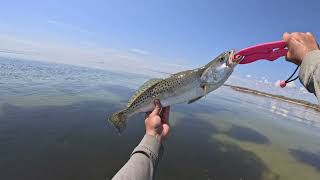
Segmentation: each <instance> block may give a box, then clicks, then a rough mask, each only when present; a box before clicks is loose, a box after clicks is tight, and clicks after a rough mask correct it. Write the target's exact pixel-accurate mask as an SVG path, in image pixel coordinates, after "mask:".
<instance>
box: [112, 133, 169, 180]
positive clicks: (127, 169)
mask: <svg viewBox="0 0 320 180" xmlns="http://www.w3.org/2000/svg"><path fill="white" fill-rule="evenodd" d="M162 153H163V146H162V145H161V143H160V142H159V141H158V140H157V139H156V138H155V137H153V136H150V135H145V136H144V137H143V139H142V140H141V142H140V144H139V145H138V146H137V147H136V148H135V149H134V150H133V152H132V154H131V157H130V159H129V160H128V162H127V163H126V164H125V165H124V166H123V167H122V168H121V169H120V170H119V171H118V172H117V174H116V175H115V176H114V177H113V178H112V179H113V180H124V179H126V180H152V179H154V175H155V171H156V168H157V165H158V161H159V159H160V157H161V156H162Z"/></svg>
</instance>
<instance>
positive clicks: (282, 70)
mask: <svg viewBox="0 0 320 180" xmlns="http://www.w3.org/2000/svg"><path fill="white" fill-rule="evenodd" d="M319 7H320V1H319V0H309V1H308V0H304V1H302V0H300V1H298V0H290V1H289V0H288V1H287V0H268V1H265V0H255V1H253V0H252V1H251V0H241V1H239V0H217V1H214V0H198V1H195V0H193V1H189V0H174V1H172V0H158V1H156V0H146V1H139V0H137V1H129V0H127V1H124V0H108V1H107V0H101V1H100V0H90V1H80V0H68V1H59V0H54V1H50V0H46V1H40V0H39V1H34V0H29V1H16V0H11V1H2V2H1V6H0V12H1V13H0V19H1V21H0V56H6V57H8V56H9V57H20V58H25V59H32V60H40V61H50V62H58V63H66V64H75V65H81V66H90V67H96V68H103V69H112V70H115V71H122V72H143V73H154V72H158V71H159V72H166V73H172V72H176V71H178V70H183V69H188V68H194V67H199V66H202V65H204V64H206V63H207V62H208V61H210V60H212V59H213V58H214V57H216V56H217V55H218V54H220V53H221V52H223V51H226V50H229V49H236V50H239V49H242V48H245V47H248V46H251V45H255V44H258V43H263V42H269V41H276V40H281V38H282V34H283V33H284V32H295V31H302V32H307V31H309V32H312V33H313V34H314V35H315V36H316V37H318V38H320V31H319V29H320V23H318V20H319V17H320V10H319ZM294 69H295V65H293V64H290V63H288V62H286V61H285V60H284V58H280V59H279V60H277V61H274V62H269V61H259V62H255V63H252V64H248V65H239V66H237V68H236V69H235V72H234V73H233V75H232V81H231V82H234V83H236V84H239V85H245V86H252V87H256V88H257V87H258V88H261V90H267V91H272V92H275V93H280V94H281V93H282V94H283V93H284V94H290V93H291V94H292V93H295V91H293V90H292V89H290V90H288V91H287V90H283V89H279V88H278V87H275V83H276V81H277V80H279V79H286V77H288V76H289V75H290V74H291V73H292V72H293V71H294ZM257 84H258V85H259V86H257ZM289 86H290V87H289V88H293V89H295V90H296V91H297V92H299V93H302V94H304V95H305V96H308V95H307V93H306V91H305V89H303V88H301V85H300V82H298V81H296V82H295V84H291V85H289ZM289 92H290V93H289ZM308 98H309V99H310V98H311V99H312V98H314V97H313V96H308ZM313 100H315V99H313Z"/></svg>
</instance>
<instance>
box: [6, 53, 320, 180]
mask: <svg viewBox="0 0 320 180" xmlns="http://www.w3.org/2000/svg"><path fill="white" fill-rule="evenodd" d="M146 78H147V77H144V76H136V75H132V74H130V75H123V74H116V73H111V72H105V71H102V70H94V69H88V68H80V67H74V66H66V65H57V64H54V65H52V64H42V63H37V62H28V61H16V60H5V59H4V60H1V61H0V93H1V96H0V154H1V157H0V172H1V173H0V179H10V180H14V179H21V178H22V179H61V180H63V179H68V180H69V179H77V180H78V179H86V180H87V179H110V178H111V177H112V176H113V175H114V174H115V173H116V172H117V170H118V169H119V168H120V167H121V166H122V165H123V164H124V163H125V162H126V161H127V160H128V158H129V155H130V152H131V151H132V150H133V148H134V147H135V146H136V145H137V144H138V143H139V141H140V139H141V137H142V136H143V134H144V123H143V115H142V114H139V115H135V116H134V117H132V118H131V119H130V121H129V123H128V127H127V130H126V131H125V132H124V134H123V135H122V136H118V135H117V134H116V133H115V131H114V129H113V128H112V127H111V126H110V125H108V124H107V122H106V117H108V116H110V115H111V113H113V112H114V111H117V110H119V109H122V108H123V107H124V106H125V103H126V101H127V99H128V98H129V96H130V95H131V94H132V92H133V89H134V88H136V87H137V86H138V85H139V84H141V83H142V82H143V81H144V80H145V79H146ZM318 117H320V116H319V113H318V112H315V111H312V110H309V109H305V108H303V107H299V106H296V105H291V104H287V103H283V102H280V101H279V102H278V101H275V100H272V99H268V98H261V97H257V96H253V95H249V94H241V95H240V94H239V93H238V92H235V91H232V90H231V89H229V88H225V87H222V88H220V89H218V90H217V91H215V92H213V93H211V94H210V95H209V96H207V97H205V98H203V99H202V100H200V101H198V102H195V103H193V104H189V105H186V104H184V105H176V106H173V107H172V113H171V118H170V121H171V124H172V130H171V135H170V138H169V139H168V140H167V142H166V144H165V153H164V156H163V159H162V160H161V162H160V166H159V169H158V172H157V178H158V179H168V180H170V179H254V180H258V179H319V178H320V172H319V167H320V166H319V154H318V153H315V152H319V151H320V141H319V136H320V135H319V134H320V133H319V128H317V127H319V125H318V123H319V118H318ZM301 122H302V123H301ZM306 122H310V123H306ZM311 122H312V123H311ZM310 125H312V126H310ZM311 127H312V128H311ZM301 147H303V149H302V148H301Z"/></svg>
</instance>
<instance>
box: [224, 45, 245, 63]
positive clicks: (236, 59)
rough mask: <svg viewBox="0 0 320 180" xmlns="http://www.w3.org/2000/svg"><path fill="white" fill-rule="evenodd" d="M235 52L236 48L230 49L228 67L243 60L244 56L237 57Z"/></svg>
mask: <svg viewBox="0 0 320 180" xmlns="http://www.w3.org/2000/svg"><path fill="white" fill-rule="evenodd" d="M235 54H236V51H235V50H234V49H232V50H230V51H229V59H228V60H227V61H226V65H227V66H228V67H234V66H236V65H237V64H239V63H240V61H241V60H242V57H236V56H235Z"/></svg>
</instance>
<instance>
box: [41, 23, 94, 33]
mask: <svg viewBox="0 0 320 180" xmlns="http://www.w3.org/2000/svg"><path fill="white" fill-rule="evenodd" d="M47 22H48V24H51V25H54V26H57V27H61V28H64V29H68V30H72V31H77V32H80V33H85V34H95V33H94V32H92V31H89V30H87V29H85V28H83V27H79V26H76V25H74V24H70V23H65V22H62V21H57V20H48V21H47Z"/></svg>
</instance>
